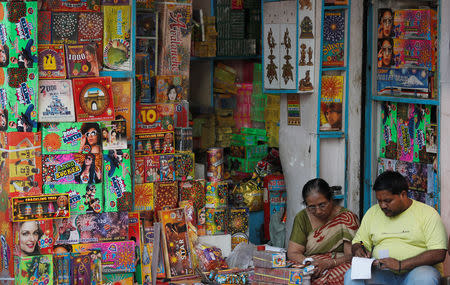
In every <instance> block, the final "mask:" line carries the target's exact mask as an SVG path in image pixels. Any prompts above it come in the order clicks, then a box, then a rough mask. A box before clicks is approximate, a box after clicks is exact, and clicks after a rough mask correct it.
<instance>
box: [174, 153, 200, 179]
mask: <svg viewBox="0 0 450 285" xmlns="http://www.w3.org/2000/svg"><path fill="white" fill-rule="evenodd" d="M174 157H175V180H176V181H186V180H193V179H194V177H195V155H194V153H193V152H189V151H184V152H178V153H176V154H175V155H174Z"/></svg>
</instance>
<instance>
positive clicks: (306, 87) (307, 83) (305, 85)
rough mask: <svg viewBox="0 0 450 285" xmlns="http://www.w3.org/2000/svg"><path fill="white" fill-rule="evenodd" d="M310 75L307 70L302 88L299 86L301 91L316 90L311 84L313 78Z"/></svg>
mask: <svg viewBox="0 0 450 285" xmlns="http://www.w3.org/2000/svg"><path fill="white" fill-rule="evenodd" d="M309 73H310V71H309V70H307V71H306V73H305V78H303V79H300V86H299V90H300V91H312V90H314V87H313V85H312V83H311V78H310V77H309Z"/></svg>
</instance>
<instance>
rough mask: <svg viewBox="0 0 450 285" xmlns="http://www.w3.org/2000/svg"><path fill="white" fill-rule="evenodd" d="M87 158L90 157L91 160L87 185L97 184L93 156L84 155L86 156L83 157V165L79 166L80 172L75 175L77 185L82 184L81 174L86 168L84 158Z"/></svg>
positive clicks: (89, 154) (97, 179) (98, 180)
mask: <svg viewBox="0 0 450 285" xmlns="http://www.w3.org/2000/svg"><path fill="white" fill-rule="evenodd" d="M88 156H90V157H91V158H92V164H91V166H90V168H89V180H88V182H87V183H89V184H93V183H99V182H100V179H99V178H98V177H97V174H96V173H95V155H93V154H91V153H88V154H86V156H85V157H84V161H83V165H82V166H81V171H80V172H78V173H77V174H75V181H76V182H77V183H83V181H81V174H82V173H83V171H84V170H85V169H86V167H87V166H86V158H87V157H88Z"/></svg>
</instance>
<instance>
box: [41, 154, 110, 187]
mask: <svg viewBox="0 0 450 285" xmlns="http://www.w3.org/2000/svg"><path fill="white" fill-rule="evenodd" d="M102 173H103V168H102V156H101V154H92V153H88V154H82V153H67V154H48V155H44V156H43V162H42V176H43V180H44V184H47V185H50V184H71V183H77V184H92V183H100V182H102Z"/></svg>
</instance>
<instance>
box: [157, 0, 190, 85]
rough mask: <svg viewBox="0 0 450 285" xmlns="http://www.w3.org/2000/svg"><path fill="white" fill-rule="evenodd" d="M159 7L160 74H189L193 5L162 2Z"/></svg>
mask: <svg viewBox="0 0 450 285" xmlns="http://www.w3.org/2000/svg"><path fill="white" fill-rule="evenodd" d="M158 9H159V17H158V18H159V19H158V20H159V24H158V27H159V30H160V34H161V35H170V36H166V37H159V45H158V46H159V52H158V55H159V58H158V74H159V75H184V76H187V77H188V76H189V65H190V54H191V27H190V23H191V17H192V5H189V4H180V3H174V4H171V3H169V4H167V3H165V4H161V5H159V7H158Z"/></svg>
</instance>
